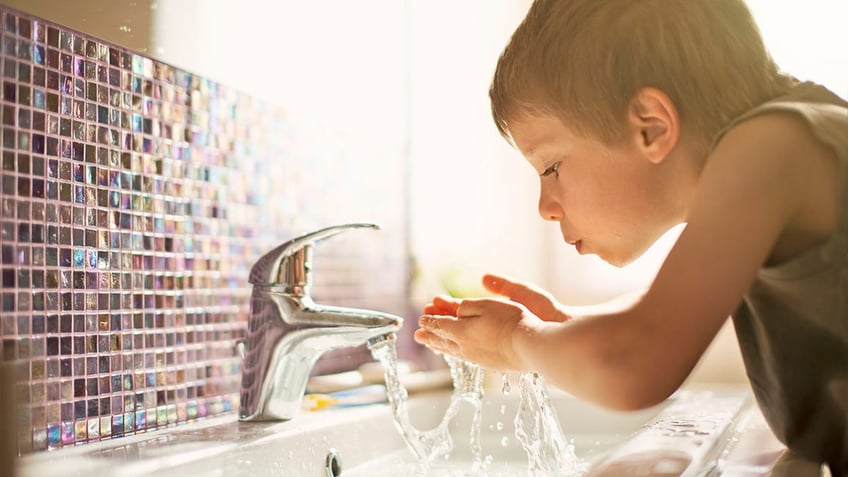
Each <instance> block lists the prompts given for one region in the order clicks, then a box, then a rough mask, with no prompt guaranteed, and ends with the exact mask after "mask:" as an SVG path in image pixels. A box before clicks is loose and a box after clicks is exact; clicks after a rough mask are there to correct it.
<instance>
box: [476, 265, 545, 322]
mask: <svg viewBox="0 0 848 477" xmlns="http://www.w3.org/2000/svg"><path fill="white" fill-rule="evenodd" d="M483 286H484V287H486V289H487V290H489V291H490V292H492V293H496V294H498V295H501V296H504V297H507V298H509V299H510V300H512V301H515V302H518V303H521V304H522V305H524V306H526V307H527V309H528V310H530V312H531V313H533V314H534V315H536V316H538V317H539V318H542V319H543V320H544V319H550V318H551V317H553V316H555V315H556V314H557V313H556V309H555V307H554V304H553V302H554V300H553V298H552V297H551V295H550V294H549V293H548V292H546V291H544V290H542V289H541V288H537V287H535V286H533V285H530V284H527V283H521V282H516V281H513V280H510V279H508V278H506V277H502V276H499V275H491V274H486V275H484V276H483Z"/></svg>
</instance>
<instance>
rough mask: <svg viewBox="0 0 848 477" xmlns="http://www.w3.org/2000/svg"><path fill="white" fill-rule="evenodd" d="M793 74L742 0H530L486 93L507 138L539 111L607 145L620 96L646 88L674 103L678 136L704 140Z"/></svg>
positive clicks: (622, 104)
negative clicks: (514, 124)
mask: <svg viewBox="0 0 848 477" xmlns="http://www.w3.org/2000/svg"><path fill="white" fill-rule="evenodd" d="M793 81H794V80H793V79H792V78H791V77H789V76H787V75H783V74H781V73H780V71H779V70H778V67H777V65H775V63H774V61H773V60H772V58H771V56H770V55H769V53H768V51H767V50H766V48H765V45H764V44H763V41H762V38H761V36H760V32H759V29H758V28H757V25H756V23H755V22H754V19H753V17H752V16H751V13H750V12H749V10H748V8H747V6H746V5H745V3H744V1H743V0H536V1H534V2H533V4H532V6H531V7H530V10H529V12H528V13H527V16H526V17H525V18H524V20H523V21H522V23H521V24H520V25H519V27H518V28H517V29H516V31H515V32H514V33H513V35H512V38H511V39H510V41H509V43H508V45H507V46H506V48H505V49H504V51H503V53H502V54H501V56H500V58H499V60H498V64H497V68H496V70H495V74H494V79H493V81H492V85H491V88H490V90H489V97H490V99H491V106H492V115H493V117H494V120H495V124H496V125H497V127H498V130H499V131H500V133H501V134H502V135H503V136H504V137H505V138H507V140H510V134H509V122H510V121H512V120H515V119H517V118H520V117H521V115H523V114H538V113H546V114H552V115H554V116H557V117H559V118H561V119H562V120H564V121H566V122H567V123H568V124H569V126H570V127H572V128H573V129H574V130H575V131H576V132H577V133H579V134H584V135H591V136H594V137H597V138H599V139H601V140H604V141H606V142H608V143H615V142H617V141H619V140H620V139H621V138H622V134H623V125H624V121H625V118H626V113H627V106H628V104H629V102H630V100H631V99H632V98H633V97H634V95H635V94H636V93H637V92H638V91H639V90H640V89H642V88H644V87H654V88H657V89H659V90H661V91H663V92H664V93H665V94H667V95H668V96H669V97H670V98H671V100H672V101H673V102H674V104H675V106H676V107H677V110H678V114H679V115H680V118H681V124H682V126H681V130H682V132H683V133H684V134H686V133H687V132H688V134H697V135H698V137H700V138H702V139H704V140H709V139H711V136H712V135H714V134H716V133H717V132H718V131H719V130H720V129H721V127H722V126H723V125H724V124H726V123H727V122H728V121H730V120H731V119H733V118H734V117H736V116H738V115H739V114H741V113H743V112H744V111H746V110H748V109H750V108H751V107H753V106H755V105H757V104H760V103H762V102H764V101H766V100H767V99H769V98H772V97H775V96H778V95H780V94H781V93H783V92H785V91H786V90H787V89H788V88H789V86H790V85H791V84H792V82H793Z"/></svg>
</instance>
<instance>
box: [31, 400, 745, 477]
mask: <svg viewBox="0 0 848 477" xmlns="http://www.w3.org/2000/svg"><path fill="white" fill-rule="evenodd" d="M517 394H518V393H517V392H514V393H511V394H510V395H508V396H505V395H503V394H502V393H500V392H495V391H489V392H488V393H487V394H486V396H485V397H484V399H483V411H482V425H481V436H480V443H481V447H482V456H484V463H483V466H484V467H483V469H484V472H482V474H481V475H485V476H494V475H511V476H514V475H516V474H518V475H526V473H527V457H526V455H525V453H524V451H523V449H522V447H521V446H520V444H519V442H518V440H517V439H516V437H515V435H514V427H513V419H514V417H515V414H516V410H517V406H518V396H517ZM449 399H450V392H449V391H438V392H431V393H425V394H417V395H413V396H412V397H411V398H410V401H409V403H408V408H409V413H410V416H411V419H412V423H413V424H414V425H415V427H417V428H419V429H429V428H432V427H434V426H436V425H437V424H438V422H439V421H440V420H441V418H442V416H443V415H444V412H445V409H446V408H447V405H448V402H449ZM551 402H552V404H553V406H554V407H555V409H556V413H557V415H558V417H559V420H560V424H561V427H562V430H563V432H564V434H565V437H566V440H567V441H569V443H570V444H572V445H573V447H574V451H575V453H576V455H577V457H578V458H579V459H580V460H581V462H583V463H584V464H586V466H587V467H588V466H591V468H590V469H589V470H588V471H586V475H603V472H602V471H603V470H604V469H610V468H616V469H617V468H620V466H622V465H625V466H627V465H631V466H636V467H633V468H634V469H636V468H639V469H644V468H647V467H646V466H649V465H653V466H654V467H656V466H657V465H659V466H660V467H661V468H665V469H671V468H673V467H674V466H675V465H677V466H678V468H680V469H686V471H685V473H684V472H682V471H681V472H678V473H673V474H668V475H679V474H684V475H690V474H691V475H702V474H701V473H697V474H694V473H692V472H694V469H696V468H697V469H699V472H700V470H703V469H706V468H709V467H710V466H713V467H714V466H716V465H717V462H719V461H721V459H719V458H718V457H719V456H720V455H721V454H722V452H724V450H725V448H727V447H728V443H729V442H735V441H736V440H738V438H731V437H732V436H733V433H734V429H735V425H736V423H737V422H738V420H739V416H741V415H743V414H744V413H746V412H751V410H752V409H755V407H752V402H751V399H750V397H749V393H748V391H747V390H689V391H680V392H678V393H677V394H675V395H674V396H672V397H671V398H669V399H668V400H666V401H665V402H664V403H662V404H661V405H659V406H656V407H653V408H650V409H646V410H642V411H636V412H615V411H609V410H605V409H602V408H599V407H595V406H593V405H591V404H588V403H585V402H582V401H579V400H577V399H575V398H573V397H571V396H570V395H568V394H565V393H562V392H558V391H554V390H552V391H551ZM465 407H467V409H466V408H465ZM465 407H463V409H462V411H461V412H460V413H459V414H458V415H457V417H456V418H455V419H454V420H453V421H452V425H451V431H452V436H453V441H454V444H455V446H454V450H453V452H451V454H450V459H448V460H446V461H445V462H437V463H435V464H434V465H433V466H432V467H431V470H432V471H433V473H432V474H428V475H445V474H440V473H439V472H441V470H440V469H441V468H443V467H448V468H450V469H453V470H452V472H453V473H451V474H450V475H471V474H468V473H465V474H458V473H457V470H460V471H462V472H469V469H470V467H469V465H470V455H471V452H470V448H469V447H470V446H469V441H470V440H469V429H470V424H471V417H472V412H471V406H465ZM639 456H652V457H651V459H653V460H651V461H650V462H648V463H646V460H645V459H643V458H640V457H639ZM328 460H329V461H332V462H331V463H332V464H334V465H336V467H337V470H338V469H341V470H343V475H344V476H345V477H356V476H369V477H373V476H376V475H391V476H393V477H397V476H402V475H413V473H414V472H415V471H416V469H417V464H416V462H415V461H414V459H413V457H412V453H411V452H410V451H409V450H408V449H407V448H406V445H405V442H404V441H403V440H402V438H401V435H400V432H399V431H398V430H397V428H396V427H395V424H394V421H393V420H392V415H391V409H390V408H389V406H388V405H387V404H373V405H366V406H359V407H350V408H330V409H324V410H321V411H316V412H304V413H302V414H301V415H299V416H298V417H296V418H295V419H293V420H291V421H287V422H270V423H269V422H239V421H238V420H237V418H236V416H235V415H228V416H224V417H218V418H213V419H208V420H205V421H199V422H194V423H190V424H185V425H182V426H179V427H175V428H170V429H163V430H158V431H153V432H149V433H146V434H140V435H135V436H129V437H123V438H120V439H115V440H112V441H103V442H97V443H90V444H85V445H82V446H77V447H74V448H65V449H60V450H56V451H48V452H42V453H38V454H33V455H28V456H25V457H22V458H21V459H20V461H19V463H20V465H19V476H21V477H35V476H42V475H51V476H57V477H76V476H79V477H82V476H90V475H110V476H115V477H129V476H156V477H191V476H210V477H211V476H222V477H223V476H227V477H239V476H245V477H247V476H286V477H298V476H312V477H318V476H326V475H332V474H328V473H327V470H326V469H327V465H328ZM617 466H618V467H617ZM640 466H641V467H640ZM662 466H665V467H662ZM445 472H451V471H450V470H446V471H445ZM336 475H341V474H336ZM564 475H568V474H564ZM625 475H639V474H638V473H636V472H631V473H626V474H625ZM643 475H647V474H643ZM752 475H754V474H752Z"/></svg>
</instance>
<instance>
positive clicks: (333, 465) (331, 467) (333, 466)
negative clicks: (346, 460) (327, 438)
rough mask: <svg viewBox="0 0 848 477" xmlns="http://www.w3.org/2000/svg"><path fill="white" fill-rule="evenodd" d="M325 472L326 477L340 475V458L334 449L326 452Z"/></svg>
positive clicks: (337, 476)
mask: <svg viewBox="0 0 848 477" xmlns="http://www.w3.org/2000/svg"><path fill="white" fill-rule="evenodd" d="M325 471H326V475H327V477H339V476H340V475H342V457H341V456H340V455H339V451H337V450H336V449H330V450H329V451H327V460H326V467H325Z"/></svg>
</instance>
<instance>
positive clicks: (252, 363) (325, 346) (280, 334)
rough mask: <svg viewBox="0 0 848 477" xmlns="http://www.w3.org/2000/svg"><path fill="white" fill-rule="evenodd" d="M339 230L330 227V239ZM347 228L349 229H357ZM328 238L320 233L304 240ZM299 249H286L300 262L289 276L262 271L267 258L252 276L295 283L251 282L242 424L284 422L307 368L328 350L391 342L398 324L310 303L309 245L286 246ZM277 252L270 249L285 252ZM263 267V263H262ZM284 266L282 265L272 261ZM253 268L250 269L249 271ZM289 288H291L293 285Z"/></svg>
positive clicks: (392, 318) (385, 316)
mask: <svg viewBox="0 0 848 477" xmlns="http://www.w3.org/2000/svg"><path fill="white" fill-rule="evenodd" d="M343 227H344V226H337V227H332V228H330V229H332V232H333V234H334V233H338V231H339V229H340V228H343ZM359 227H361V224H352V226H351V227H350V228H359ZM316 236H317V237H322V236H328V234H327V233H324V232H322V231H317V232H313V233H311V234H308V235H306V236H304V237H316ZM287 243H289V244H291V243H296V244H298V246H299V247H302V248H306V249H307V251H306V253H304V252H303V251H302V249H288V250H285V255H286V256H287V257H299V258H298V260H296V261H294V262H292V263H295V262H296V263H298V264H302V267H301V266H297V267H295V266H293V265H291V264H289V265H288V267H289V268H290V271H289V272H288V273H286V274H279V273H278V272H277V271H276V270H271V271H270V273H269V272H266V270H265V269H264V267H267V261H268V260H267V257H268V256H269V255H270V254H269V255H266V256H265V257H263V259H262V260H260V263H258V264H257V266H261V267H263V273H262V274H257V273H252V274H251V277H252V278H253V277H254V276H264V277H275V276H283V277H296V278H297V280H296V283H292V282H289V283H267V282H266V281H265V280H256V281H254V280H251V283H253V293H252V295H251V303H250V308H251V309H250V317H249V319H248V329H247V337H246V340H245V346H244V361H243V371H242V385H241V403H240V410H239V418H240V419H241V420H243V421H269V420H288V419H291V418H292V417H294V416H295V415H296V414H297V412H298V410H299V409H300V405H301V400H302V397H303V393H304V391H305V390H306V384H307V381H308V379H309V375H310V374H311V372H312V368H313V367H314V365H315V362H316V361H317V360H318V358H319V357H320V356H321V355H322V354H324V353H325V352H327V351H330V350H333V349H338V348H345V347H355V346H359V345H362V344H366V343H367V344H369V346H370V345H371V344H373V343H377V342H381V341H385V340H393V339H394V338H395V333H396V332H397V331H398V330H399V329H400V327H401V324H402V323H403V319H402V318H401V317H399V316H396V315H392V314H389V313H384V312H380V311H374V310H363V309H358V308H347V307H340V306H327V305H319V304H316V303H315V302H313V301H312V299H311V298H310V296H309V294H308V291H309V285H310V281H311V280H310V274H309V272H310V268H311V267H310V262H311V250H310V249H311V242H309V241H308V240H303V239H302V238H298V239H294V240H292V241H289V242H287ZM284 249H286V247H278V248H277V249H275V250H284ZM263 262H264V263H263ZM277 263H278V264H285V263H286V260H277ZM255 271H256V267H255V268H254V272H255ZM293 285H294V286H293Z"/></svg>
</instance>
